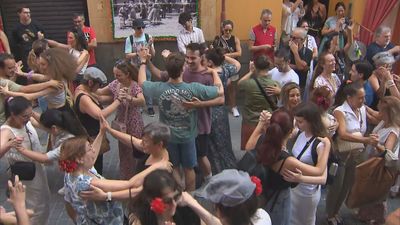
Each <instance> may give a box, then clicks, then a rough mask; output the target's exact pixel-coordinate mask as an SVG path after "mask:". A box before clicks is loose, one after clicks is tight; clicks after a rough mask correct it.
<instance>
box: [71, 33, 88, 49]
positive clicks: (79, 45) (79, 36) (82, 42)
mask: <svg viewBox="0 0 400 225" xmlns="http://www.w3.org/2000/svg"><path fill="white" fill-rule="evenodd" d="M68 32H71V33H72V34H73V35H74V36H75V41H76V46H74V47H75V49H76V50H78V51H83V50H84V49H85V50H87V49H88V43H87V41H86V37H85V34H84V33H83V31H82V30H81V29H80V28H76V27H74V28H72V29H70V30H69V31H68Z"/></svg>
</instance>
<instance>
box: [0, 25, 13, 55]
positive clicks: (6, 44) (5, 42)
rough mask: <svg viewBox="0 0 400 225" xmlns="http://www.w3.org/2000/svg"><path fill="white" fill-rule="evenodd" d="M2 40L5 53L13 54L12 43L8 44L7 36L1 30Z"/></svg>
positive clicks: (0, 38) (0, 37)
mask: <svg viewBox="0 0 400 225" xmlns="http://www.w3.org/2000/svg"><path fill="white" fill-rule="evenodd" d="M0 40H1V42H2V43H3V46H4V50H5V52H6V53H8V54H11V49H10V43H9V42H8V38H7V35H6V34H5V33H4V32H3V31H2V30H0Z"/></svg>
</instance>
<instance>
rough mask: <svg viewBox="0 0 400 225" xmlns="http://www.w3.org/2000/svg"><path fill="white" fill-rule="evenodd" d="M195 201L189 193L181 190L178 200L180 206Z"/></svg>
mask: <svg viewBox="0 0 400 225" xmlns="http://www.w3.org/2000/svg"><path fill="white" fill-rule="evenodd" d="M195 202H196V199H194V198H193V197H192V196H191V195H190V194H189V193H187V192H182V196H181V198H180V199H179V200H178V205H179V206H181V207H185V206H189V205H193V203H195Z"/></svg>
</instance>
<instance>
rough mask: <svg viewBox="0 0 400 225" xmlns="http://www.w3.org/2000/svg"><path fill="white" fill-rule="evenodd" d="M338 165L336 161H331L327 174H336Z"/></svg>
mask: <svg viewBox="0 0 400 225" xmlns="http://www.w3.org/2000/svg"><path fill="white" fill-rule="evenodd" d="M338 167H339V165H338V164H337V163H332V164H331V166H330V167H329V172H328V173H329V175H331V176H336V173H337V170H338Z"/></svg>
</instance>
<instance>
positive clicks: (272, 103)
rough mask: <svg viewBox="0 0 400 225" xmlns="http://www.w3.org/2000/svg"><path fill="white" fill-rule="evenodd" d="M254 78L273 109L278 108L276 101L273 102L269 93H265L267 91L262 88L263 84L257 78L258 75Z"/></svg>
mask: <svg viewBox="0 0 400 225" xmlns="http://www.w3.org/2000/svg"><path fill="white" fill-rule="evenodd" d="M253 79H254V81H255V82H256V84H257V86H258V88H259V89H260V91H261V94H262V95H263V96H264V98H265V100H267V102H268V104H269V106H270V107H271V108H272V109H276V108H277V106H276V104H275V103H274V102H272V101H271V99H270V98H269V97H268V96H267V94H266V93H265V91H264V89H263V88H262V86H261V84H260V82H259V81H258V79H257V78H256V77H253Z"/></svg>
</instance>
